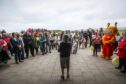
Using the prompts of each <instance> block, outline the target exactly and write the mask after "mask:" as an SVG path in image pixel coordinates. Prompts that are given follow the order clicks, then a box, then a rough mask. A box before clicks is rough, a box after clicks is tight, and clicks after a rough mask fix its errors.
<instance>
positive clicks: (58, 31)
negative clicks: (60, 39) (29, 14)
mask: <svg viewBox="0 0 126 84" xmlns="http://www.w3.org/2000/svg"><path fill="white" fill-rule="evenodd" d="M51 32H55V33H60V32H62V30H51Z"/></svg>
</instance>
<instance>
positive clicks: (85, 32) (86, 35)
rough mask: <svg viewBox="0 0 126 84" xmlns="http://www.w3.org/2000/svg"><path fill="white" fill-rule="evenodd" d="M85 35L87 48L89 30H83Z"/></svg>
mask: <svg viewBox="0 0 126 84" xmlns="http://www.w3.org/2000/svg"><path fill="white" fill-rule="evenodd" d="M83 37H84V38H85V40H86V42H85V48H87V44H88V34H87V31H84V32H83Z"/></svg>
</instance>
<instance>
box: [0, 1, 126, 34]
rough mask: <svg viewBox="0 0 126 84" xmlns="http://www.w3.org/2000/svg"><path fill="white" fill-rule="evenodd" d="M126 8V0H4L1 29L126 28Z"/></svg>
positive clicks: (0, 21)
mask: <svg viewBox="0 0 126 84" xmlns="http://www.w3.org/2000/svg"><path fill="white" fill-rule="evenodd" d="M125 10H126V0H0V30H1V29H5V30H6V31H9V32H15V31H16V32H17V31H21V30H26V29H28V28H48V29H60V28H61V29H84V28H89V27H91V28H99V27H106V23H107V22H111V23H112V24H113V23H114V22H115V21H117V22H118V26H120V27H126V11H125Z"/></svg>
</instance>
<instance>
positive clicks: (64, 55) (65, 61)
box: [58, 35, 72, 80]
mask: <svg viewBox="0 0 126 84" xmlns="http://www.w3.org/2000/svg"><path fill="white" fill-rule="evenodd" d="M71 48H72V45H71V43H69V37H68V35H65V36H64V38H63V42H61V43H60V46H59V49H58V51H59V52H60V64H61V70H62V75H61V79H62V80H64V69H65V68H67V78H69V68H70V67H69V65H70V53H71Z"/></svg>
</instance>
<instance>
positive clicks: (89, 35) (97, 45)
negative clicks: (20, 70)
mask: <svg viewBox="0 0 126 84" xmlns="http://www.w3.org/2000/svg"><path fill="white" fill-rule="evenodd" d="M105 33H106V32H104V31H103V29H102V28H100V29H99V30H94V29H91V28H89V29H87V30H81V31H70V30H67V31H62V32H59V33H56V32H51V31H49V30H46V29H28V30H27V31H24V32H21V33H15V32H14V33H0V62H3V63H5V64H6V63H7V62H8V60H9V59H11V57H12V56H14V57H15V63H16V64H19V63H20V62H23V61H24V60H25V59H28V58H29V56H33V57H34V56H36V55H37V54H39V51H41V54H42V55H45V54H47V53H51V52H52V50H54V49H56V50H58V51H59V52H60V53H62V54H63V56H64V55H65V54H64V52H62V51H64V49H62V48H61V46H60V43H61V42H62V41H63V39H64V36H66V35H67V36H68V40H66V39H65V42H69V43H70V45H71V48H70V49H69V48H68V49H69V50H70V53H72V54H76V53H77V51H78V49H84V48H87V47H91V46H93V47H94V50H93V53H92V55H93V56H98V52H101V50H102V37H103V35H104V34H105ZM67 36H66V37H65V38H67ZM123 36H125V34H123V35H120V34H119V33H118V34H117V36H116V41H115V44H114V45H115V48H114V49H115V52H117V51H118V48H117V47H118V43H120V42H121V41H122V39H123V38H124V37H123ZM123 41H124V39H123ZM62 45H64V44H62ZM120 46H121V45H120ZM120 49H121V47H119V50H120ZM65 50H67V49H65ZM124 52H125V51H124ZM120 60H122V59H120ZM61 64H62V63H61ZM122 65H124V61H123V63H122V61H121V63H120V65H119V67H117V69H120V68H122ZM61 67H62V68H63V66H61ZM68 68H69V66H68ZM68 71H69V70H68ZM63 73H64V72H63ZM68 77H69V75H68ZM62 78H63V76H62Z"/></svg>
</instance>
